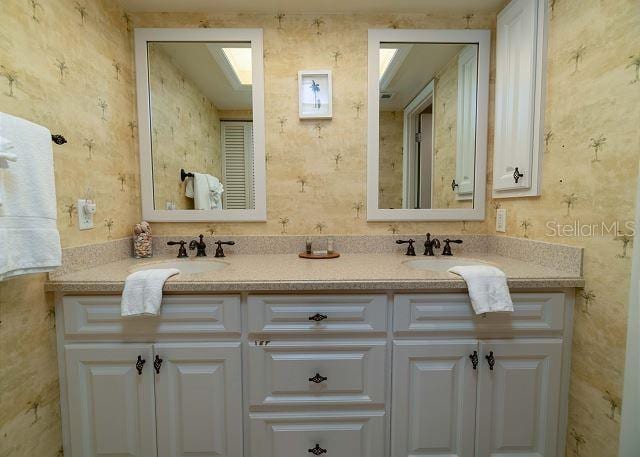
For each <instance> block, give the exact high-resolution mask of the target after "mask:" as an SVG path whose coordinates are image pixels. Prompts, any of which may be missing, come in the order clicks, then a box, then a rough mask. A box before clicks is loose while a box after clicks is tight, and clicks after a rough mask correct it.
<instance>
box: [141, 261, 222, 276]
mask: <svg viewBox="0 0 640 457" xmlns="http://www.w3.org/2000/svg"><path fill="white" fill-rule="evenodd" d="M228 265H229V264H228V263H227V262H222V261H220V260H211V259H175V260H160V261H157V262H149V263H145V264H143V265H137V266H135V267H132V268H131V269H129V271H130V272H131V273H133V272H134V271H141V270H158V269H162V268H177V269H178V270H180V273H182V274H195V273H206V272H208V271H215V270H222V269H223V268H226V267H227V266H228Z"/></svg>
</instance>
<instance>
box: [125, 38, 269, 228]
mask: <svg viewBox="0 0 640 457" xmlns="http://www.w3.org/2000/svg"><path fill="white" fill-rule="evenodd" d="M150 41H173V42H180V41H184V42H209V41H213V42H216V41H217V42H234V41H235V42H238V41H242V42H251V60H252V71H253V75H252V86H253V87H252V94H251V95H252V112H253V138H254V172H255V178H254V188H255V205H254V206H255V208H254V209H223V210H210V211H196V210H160V209H155V207H154V201H153V161H152V156H151V115H150V111H149V109H150V106H149V102H150V94H149V70H148V68H149V67H148V53H147V43H148V42H150ZM135 54H136V86H137V92H138V93H137V98H138V139H139V144H140V187H141V188H140V191H141V196H142V217H143V219H145V220H147V221H150V222H218V221H224V222H256V221H266V220H267V199H266V166H265V140H264V138H265V127H264V68H263V64H264V56H263V44H262V29H205V28H199V29H159V28H136V29H135Z"/></svg>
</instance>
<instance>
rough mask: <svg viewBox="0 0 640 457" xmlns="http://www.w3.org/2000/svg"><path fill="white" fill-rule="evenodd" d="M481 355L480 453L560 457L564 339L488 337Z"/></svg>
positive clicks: (490, 456) (488, 456)
mask: <svg viewBox="0 0 640 457" xmlns="http://www.w3.org/2000/svg"><path fill="white" fill-rule="evenodd" d="M491 352H493V357H494V359H495V364H494V367H493V370H490V369H489V363H488V361H487V359H486V356H488V355H490V354H491ZM480 355H481V360H480V367H479V368H480V371H479V381H478V423H477V429H476V437H477V449H478V452H477V455H478V456H482V457H498V456H501V457H556V440H557V437H558V436H557V435H558V404H559V402H560V364H561V360H562V340H559V339H548V340H546V339H545V340H517V341H515V340H514V341H486V342H481V343H480Z"/></svg>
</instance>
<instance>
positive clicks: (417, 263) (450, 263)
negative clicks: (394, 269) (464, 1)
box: [402, 257, 488, 271]
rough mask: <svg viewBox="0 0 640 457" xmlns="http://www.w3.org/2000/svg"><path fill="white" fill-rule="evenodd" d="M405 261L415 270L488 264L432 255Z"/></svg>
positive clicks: (440, 269) (437, 269)
mask: <svg viewBox="0 0 640 457" xmlns="http://www.w3.org/2000/svg"><path fill="white" fill-rule="evenodd" d="M402 263H404V264H405V265H406V266H408V267H409V268H413V269H414V270H431V271H447V270H448V269H449V268H451V267H466V266H468V265H488V264H487V263H486V262H481V261H479V260H471V259H460V258H455V257H453V258H447V259H443V258H442V257H432V258H427V259H414V260H405V261H404V262H402Z"/></svg>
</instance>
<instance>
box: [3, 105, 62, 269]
mask: <svg viewBox="0 0 640 457" xmlns="http://www.w3.org/2000/svg"><path fill="white" fill-rule="evenodd" d="M0 137H2V139H3V141H2V149H3V151H2V154H3V156H2V158H1V159H0V161H1V162H2V164H3V165H6V168H1V169H0V200H1V201H2V206H0V280H3V279H7V278H11V277H13V276H17V275H22V274H29V273H39V272H45V271H51V270H53V269H54V268H56V267H58V266H60V265H61V263H62V251H61V248H60V234H59V233H58V228H57V225H56V219H57V208H56V189H55V179H54V173H53V150H52V146H51V132H50V131H49V130H48V129H47V128H45V127H42V126H40V125H37V124H34V123H32V122H29V121H27V120H24V119H21V118H19V117H15V116H11V115H9V114H5V113H0Z"/></svg>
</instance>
